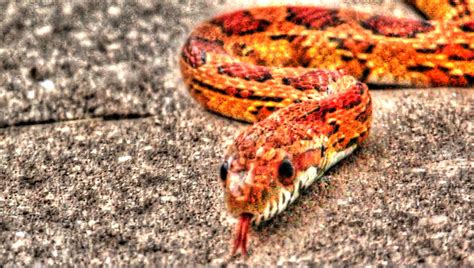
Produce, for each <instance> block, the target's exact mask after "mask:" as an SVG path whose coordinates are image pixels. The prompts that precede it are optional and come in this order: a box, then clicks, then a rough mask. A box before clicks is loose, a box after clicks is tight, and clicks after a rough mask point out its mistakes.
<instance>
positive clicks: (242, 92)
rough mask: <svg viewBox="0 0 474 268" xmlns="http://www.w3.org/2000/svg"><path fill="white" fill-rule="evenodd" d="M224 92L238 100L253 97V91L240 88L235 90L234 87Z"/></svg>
mask: <svg viewBox="0 0 474 268" xmlns="http://www.w3.org/2000/svg"><path fill="white" fill-rule="evenodd" d="M225 92H226V93H227V94H228V95H230V96H234V97H238V98H248V97H250V96H252V95H253V93H254V91H253V90H251V89H242V88H236V87H227V88H226V89H225Z"/></svg>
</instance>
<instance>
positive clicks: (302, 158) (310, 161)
mask: <svg viewBox="0 0 474 268" xmlns="http://www.w3.org/2000/svg"><path fill="white" fill-rule="evenodd" d="M320 159H321V150H309V151H306V152H304V153H302V154H299V155H295V156H294V158H293V163H294V165H295V169H296V170H306V169H308V168H309V167H311V166H313V165H314V164H315V163H318V162H319V161H320ZM292 182H293V181H292Z"/></svg>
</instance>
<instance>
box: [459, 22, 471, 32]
mask: <svg viewBox="0 0 474 268" xmlns="http://www.w3.org/2000/svg"><path fill="white" fill-rule="evenodd" d="M460 28H461V30H463V31H465V32H470V33H472V32H474V20H473V21H469V22H467V23H464V24H463V25H461V27H460Z"/></svg>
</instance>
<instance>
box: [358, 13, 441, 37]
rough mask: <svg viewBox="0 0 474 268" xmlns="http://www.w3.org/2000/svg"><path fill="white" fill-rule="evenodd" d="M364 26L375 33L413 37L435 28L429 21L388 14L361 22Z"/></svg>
mask: <svg viewBox="0 0 474 268" xmlns="http://www.w3.org/2000/svg"><path fill="white" fill-rule="evenodd" d="M361 25H362V27H364V28H366V29H369V30H371V31H372V32H374V33H375V34H381V35H384V36H388V37H407V38H413V37H415V35H416V34H417V33H427V32H430V31H432V30H434V27H433V25H431V24H430V23H429V22H427V21H419V20H411V19H400V18H392V17H386V16H373V17H371V18H369V19H368V20H366V21H363V22H361Z"/></svg>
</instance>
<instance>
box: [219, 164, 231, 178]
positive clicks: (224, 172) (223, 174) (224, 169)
mask: <svg viewBox="0 0 474 268" xmlns="http://www.w3.org/2000/svg"><path fill="white" fill-rule="evenodd" d="M228 169H229V165H228V164H227V162H224V163H223V164H222V165H221V170H220V176H221V180H223V181H225V180H226V178H227V171H228Z"/></svg>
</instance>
